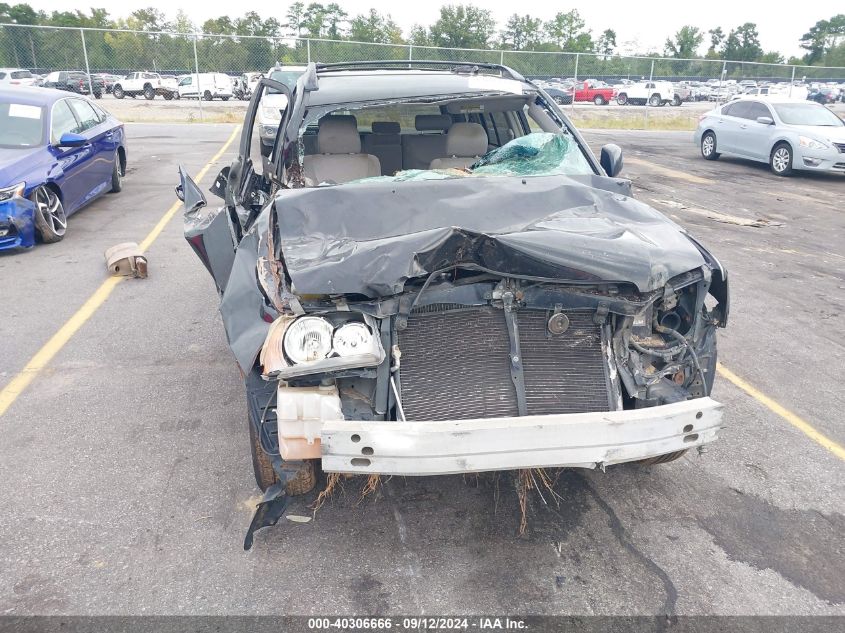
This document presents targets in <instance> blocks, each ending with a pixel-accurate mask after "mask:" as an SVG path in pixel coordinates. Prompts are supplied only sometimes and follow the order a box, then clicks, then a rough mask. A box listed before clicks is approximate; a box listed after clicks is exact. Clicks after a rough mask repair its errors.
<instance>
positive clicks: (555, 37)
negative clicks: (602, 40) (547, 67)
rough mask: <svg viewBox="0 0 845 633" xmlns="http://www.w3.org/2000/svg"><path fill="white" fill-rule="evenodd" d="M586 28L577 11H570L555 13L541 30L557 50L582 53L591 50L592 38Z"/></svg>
mask: <svg viewBox="0 0 845 633" xmlns="http://www.w3.org/2000/svg"><path fill="white" fill-rule="evenodd" d="M586 26H587V23H586V22H585V21H584V20H583V18H582V17H581V14H580V13H578V10H577V9H572V10H571V11H567V12H566V13H563V12H559V13H556V14H555V16H554V17H553V18H552V19H551V20H549V21H548V22H546V23H545V24H544V25H543V28H544V30H545V33H546V37H547V38H548V39H549V41H550V43H551V44H553V45H554V46H556V47H557V48H558V50H562V51H573V52H581V53H583V52H589V51H592V50H593V38H592V35H591V34H590V30H589V29H585V27H586Z"/></svg>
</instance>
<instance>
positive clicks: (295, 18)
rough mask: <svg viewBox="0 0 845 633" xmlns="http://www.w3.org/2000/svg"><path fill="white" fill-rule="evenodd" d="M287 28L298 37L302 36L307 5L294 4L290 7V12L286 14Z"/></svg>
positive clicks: (301, 3)
mask: <svg viewBox="0 0 845 633" xmlns="http://www.w3.org/2000/svg"><path fill="white" fill-rule="evenodd" d="M285 19H286V20H287V22H285V25H284V26H285V28H286V29H288V31H289V32H290V33H291V34H292V35H294V36H296V37H300V36H301V35H302V29H304V28H305V3H303V2H294V3H292V4H291V5H290V6H289V7H288V12H287V13H286V14H285Z"/></svg>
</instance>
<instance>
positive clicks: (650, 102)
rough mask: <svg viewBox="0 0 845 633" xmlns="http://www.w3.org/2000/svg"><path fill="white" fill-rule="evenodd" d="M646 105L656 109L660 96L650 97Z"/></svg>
mask: <svg viewBox="0 0 845 633" xmlns="http://www.w3.org/2000/svg"><path fill="white" fill-rule="evenodd" d="M648 105H650V106H651V107H652V108H656V107H658V106H659V105H660V95H658V94H654V95H651V97H650V98H649V100H648Z"/></svg>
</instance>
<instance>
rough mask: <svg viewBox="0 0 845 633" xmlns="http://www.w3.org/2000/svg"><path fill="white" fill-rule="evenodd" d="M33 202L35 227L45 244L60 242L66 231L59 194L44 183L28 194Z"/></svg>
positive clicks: (65, 220)
mask: <svg viewBox="0 0 845 633" xmlns="http://www.w3.org/2000/svg"><path fill="white" fill-rule="evenodd" d="M30 199H31V200H32V202H33V203H34V204H35V227H36V228H37V229H38V234H39V235H40V236H41V241H43V242H44V243H45V244H52V243H54V242H60V241H61V240H62V238H63V237H64V236H65V233H66V232H67V216H66V215H65V209H64V206H62V201H61V199H60V198H59V194H58V193H56V191H55V190H54V189H51V188H50V187H46V186H44V185H42V186H40V187H38V188H37V189H35V191H33V192H32V195H31V196H30Z"/></svg>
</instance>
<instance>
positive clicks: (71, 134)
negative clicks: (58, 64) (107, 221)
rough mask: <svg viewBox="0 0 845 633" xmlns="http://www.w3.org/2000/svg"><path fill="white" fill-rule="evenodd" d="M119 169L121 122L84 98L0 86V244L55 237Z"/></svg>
mask: <svg viewBox="0 0 845 633" xmlns="http://www.w3.org/2000/svg"><path fill="white" fill-rule="evenodd" d="M125 173H126V139H125V136H124V131H123V124H122V123H121V122H120V121H118V120H117V119H115V118H114V117H113V116H111V115H110V114H109V113H108V112H106V111H105V110H103V109H102V108H100V107H99V106H97V105H96V104H94V103H92V102H90V101H89V100H88V99H86V98H84V97H78V96H69V95H68V93H67V92H62V91H59V90H50V89H46V88H22V87H14V88H5V89H0V251H3V250H7V249H15V248H28V247H31V246H33V245H34V244H35V240H36V237H38V238H40V239H41V241H43V242H58V241H59V240H61V239H62V238H63V237H64V235H65V232H66V231H67V218H68V216H69V215H71V214H72V213H74V212H76V211H78V210H79V209H81V208H82V207H84V206H85V205H86V204H88V203H89V202H91V201H92V200H94V199H96V198H97V197H99V196H100V195H102V194H104V193H107V192H115V193H116V192H118V191H120V189H121V179H122V178H123V175H124V174H125Z"/></svg>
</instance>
